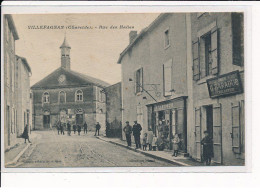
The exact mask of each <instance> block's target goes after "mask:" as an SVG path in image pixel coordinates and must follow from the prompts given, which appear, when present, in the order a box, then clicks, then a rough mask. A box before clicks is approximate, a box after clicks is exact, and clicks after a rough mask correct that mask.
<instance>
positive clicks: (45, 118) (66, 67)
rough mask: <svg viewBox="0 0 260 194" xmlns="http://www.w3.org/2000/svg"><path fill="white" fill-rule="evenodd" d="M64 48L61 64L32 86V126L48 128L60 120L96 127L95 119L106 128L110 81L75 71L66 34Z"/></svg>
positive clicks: (91, 127)
mask: <svg viewBox="0 0 260 194" xmlns="http://www.w3.org/2000/svg"><path fill="white" fill-rule="evenodd" d="M60 49H61V67H60V68H58V69H56V70H55V71H54V72H52V73H51V74H49V75H48V76H46V77H45V78H44V79H42V80H41V81H39V82H38V83H36V84H34V85H33V86H32V87H31V90H32V93H33V122H32V123H33V128H34V129H35V130H43V129H49V128H51V127H52V126H54V125H55V124H56V123H57V121H61V122H71V123H72V124H74V123H76V124H79V125H83V124H84V122H87V124H88V128H89V130H94V129H95V124H96V122H99V123H100V124H101V131H103V132H104V131H105V128H106V122H105V121H106V103H105V102H106V95H105V93H104V92H103V90H104V88H105V87H107V86H109V84H107V83H105V82H103V81H101V80H99V79H96V78H93V77H90V76H87V75H84V74H81V73H78V72H75V71H72V70H71V69H70V49H71V47H70V46H69V44H68V42H67V40H66V37H65V39H64V42H63V44H62V45H61V46H60Z"/></svg>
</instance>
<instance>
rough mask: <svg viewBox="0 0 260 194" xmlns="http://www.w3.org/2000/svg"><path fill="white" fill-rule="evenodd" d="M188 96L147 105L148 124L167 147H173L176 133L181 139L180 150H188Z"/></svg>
mask: <svg viewBox="0 0 260 194" xmlns="http://www.w3.org/2000/svg"><path fill="white" fill-rule="evenodd" d="M186 98H187V97H186V96H182V97H178V98H175V99H172V100H167V101H163V102H159V103H155V104H149V105H147V109H148V126H149V127H150V128H151V129H152V130H153V133H154V135H155V136H156V137H161V138H162V139H163V141H164V143H165V148H166V149H170V150H171V149H172V143H171V141H172V138H173V136H174V135H175V134H178V135H179V138H180V140H181V142H180V146H179V147H180V150H181V151H183V152H186V150H187V122H186V118H187V113H186Z"/></svg>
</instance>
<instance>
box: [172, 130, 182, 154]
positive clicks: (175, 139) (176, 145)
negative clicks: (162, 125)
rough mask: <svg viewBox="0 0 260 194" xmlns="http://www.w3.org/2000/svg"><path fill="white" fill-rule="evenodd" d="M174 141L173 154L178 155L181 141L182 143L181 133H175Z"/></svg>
mask: <svg viewBox="0 0 260 194" xmlns="http://www.w3.org/2000/svg"><path fill="white" fill-rule="evenodd" d="M172 143H173V150H174V151H173V155H172V156H175V157H177V155H178V152H179V143H180V138H179V135H178V134H177V133H176V134H175V135H174V138H173V140H172Z"/></svg>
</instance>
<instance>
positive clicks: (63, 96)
mask: <svg viewBox="0 0 260 194" xmlns="http://www.w3.org/2000/svg"><path fill="white" fill-rule="evenodd" d="M59 97H60V99H59V100H60V103H65V102H66V93H65V92H64V91H60V96H59Z"/></svg>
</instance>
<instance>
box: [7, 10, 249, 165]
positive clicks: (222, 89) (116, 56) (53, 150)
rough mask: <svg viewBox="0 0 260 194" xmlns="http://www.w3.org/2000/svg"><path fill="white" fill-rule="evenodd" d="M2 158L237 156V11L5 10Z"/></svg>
mask: <svg viewBox="0 0 260 194" xmlns="http://www.w3.org/2000/svg"><path fill="white" fill-rule="evenodd" d="M3 26H4V41H3V46H4V52H3V53H4V55H3V56H4V60H3V61H4V78H3V82H4V84H3V85H4V99H2V105H3V106H2V108H3V109H4V129H2V135H3V136H4V144H3V145H4V167H5V168H59V167H68V168H74V167H181V166H183V167H187V166H208V167H210V166H244V165H245V134H246V130H245V93H244V91H245V88H244V87H245V85H244V66H245V64H244V15H243V13H239V12H219V13H214V12H200V13H195V12H194V13H160V14H148V13H143V14H57V15H55V14H42V15H37V16H36V15H23V14H22V15H10V14H5V15H4V25H3Z"/></svg>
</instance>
